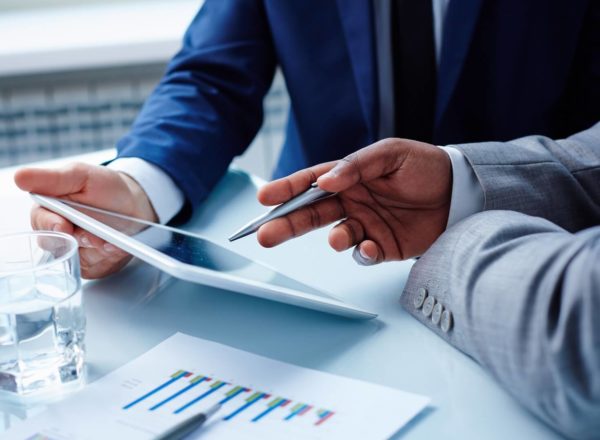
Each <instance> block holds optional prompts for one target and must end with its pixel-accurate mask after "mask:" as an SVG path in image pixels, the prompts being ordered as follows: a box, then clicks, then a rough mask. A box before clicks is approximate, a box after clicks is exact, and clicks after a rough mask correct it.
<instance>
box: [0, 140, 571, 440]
mask: <svg viewBox="0 0 600 440" xmlns="http://www.w3.org/2000/svg"><path fill="white" fill-rule="evenodd" d="M112 154H113V152H112V151H104V152H99V153H94V154H88V155H84V156H78V157H77V160H80V161H86V162H91V163H100V162H101V161H103V160H105V159H108V158H110V157H111V156H112ZM68 161H69V160H64V159H63V160H59V161H52V162H45V163H44V164H43V166H59V165H61V164H64V163H65V162H68ZM14 171H15V169H14V168H7V169H4V170H0V206H2V208H1V212H2V213H3V215H1V216H0V233H2V232H7V231H16V230H24V229H28V228H29V209H30V207H31V201H30V199H29V197H28V196H27V195H26V194H24V193H21V192H19V190H18V189H17V188H16V187H15V185H14V183H13V179H12V176H13V174H14ZM257 184H259V182H258V181H257V180H256V179H253V178H251V177H249V176H247V175H246V174H244V173H241V172H239V171H237V172H230V173H229V174H228V175H227V176H226V177H225V178H224V179H223V181H221V183H220V184H219V185H218V187H217V188H216V189H215V191H214V192H213V194H212V195H211V197H210V198H209V199H208V200H207V202H206V203H205V204H204V205H203V208H202V209H201V210H200V211H199V212H197V213H196V215H195V216H194V218H193V219H192V221H191V222H190V223H189V226H188V228H189V229H190V230H194V231H201V232H202V233H203V234H206V235H208V236H209V237H211V238H213V239H214V240H215V241H217V242H219V243H220V244H222V245H223V246H226V247H229V248H231V249H234V250H236V251H238V252H239V253H241V254H243V255H246V256H250V257H252V258H255V259H257V260H260V261H263V262H265V263H267V264H269V265H271V266H273V267H275V268H277V269H278V270H280V271H281V272H282V273H284V274H286V275H289V276H292V277H295V278H297V279H298V280H300V281H303V282H305V283H307V284H311V285H314V286H315V287H319V288H321V289H323V290H326V291H330V292H332V293H334V294H336V295H338V296H341V297H343V298H346V299H347V300H348V301H349V302H352V303H354V304H357V305H360V306H362V307H364V308H365V309H367V310H371V311H374V312H376V313H378V314H379V317H378V319H376V320H371V321H355V320H349V319H345V318H340V317H337V316H333V315H328V314H325V313H320V312H315V311H311V310H307V309H302V308H299V307H293V306H288V305H285V304H279V303H275V302H271V301H266V300H262V299H258V298H253V297H249V296H246V295H242V294H239V293H235V292H229V291H224V290H219V289H216V288H212V287H205V286H201V285H197V284H191V283H187V282H182V281H178V280H175V279H172V278H170V277H168V276H166V275H164V274H162V273H160V272H159V271H158V270H156V269H154V268H152V267H150V266H148V265H146V264H144V263H141V262H133V263H132V264H130V265H129V266H128V267H127V268H125V270H123V271H122V272H120V273H119V274H117V275H114V276H111V277H109V278H106V279H104V280H100V281H94V282H86V283H85V284H84V300H85V308H86V313H87V319H88V327H87V335H86V345H87V350H88V356H87V364H88V380H89V381H93V380H95V379H97V378H99V377H101V376H103V375H105V374H107V373H109V372H111V371H113V370H114V369H116V368H118V367H120V366H122V365H123V364H125V363H127V362H128V361H130V360H132V359H133V358H135V357H137V356H139V355H141V354H142V353H144V352H145V351H147V350H149V349H150V348H152V347H153V346H155V345H156V344H157V343H159V342H160V341H162V340H164V339H165V338H167V337H169V336H171V335H172V334H173V333H175V332H178V331H179V332H184V333H188V334H191V335H194V336H197V337H200V338H205V339H208V340H212V341H216V342H219V343H223V344H227V345H230V346H233V347H236V348H240V349H243V350H247V351H249V352H252V353H256V354H260V355H264V356H268V357H271V358H273V359H278V360H280V361H284V362H290V363H293V364H296V365H300V366H304V367H309V368H314V369H317V370H321V371H327V372H330V373H334V374H338V375H341V376H346V377H351V378H355V379H361V380H365V381H369V382H373V383H378V384H381V385H386V386H390V387H394V388H398V389H401V390H405V391H411V392H415V393H419V394H423V395H426V396H429V397H430V398H431V399H432V404H431V406H430V407H429V408H428V409H427V410H426V411H425V412H423V413H422V414H421V415H420V416H419V417H417V418H416V419H415V420H413V422H411V423H410V424H409V425H407V426H406V427H404V428H403V429H402V430H401V431H399V432H398V434H397V436H395V437H394V438H403V439H404V438H406V439H432V438H435V437H437V438H461V439H470V438H473V439H483V438H485V439H502V440H504V439H506V438H527V439H538V438H539V439H542V438H543V439H553V438H560V437H559V436H558V435H557V434H556V433H555V432H553V431H552V430H550V429H549V428H548V427H546V426H545V425H544V424H543V423H542V422H540V421H539V420H538V419H536V418H535V417H533V416H532V415H531V414H530V413H528V412H527V410H525V409H524V408H522V407H521V406H519V404H518V403H516V401H515V400H513V399H512V398H511V397H510V396H509V395H508V394H507V393H506V392H505V391H504V390H503V389H502V388H501V387H500V386H498V385H497V384H496V383H495V382H494V380H493V379H492V378H491V376H490V375H489V374H488V373H487V372H486V371H484V370H483V369H482V368H481V367H479V366H478V365H477V364H476V363H475V362H474V361H472V360H471V359H470V358H469V357H467V356H465V355H464V354H462V353H461V352H459V351H458V350H456V349H455V348H453V347H452V346H450V345H449V344H447V343H446V342H444V341H443V340H442V339H440V338H439V337H437V336H436V335H434V334H433V333H432V332H430V331H429V330H428V329H427V328H425V327H424V326H422V325H421V324H420V323H418V322H417V321H416V320H414V319H413V318H412V317H411V316H410V315H408V313H407V312H405V311H404V310H403V309H402V308H401V307H400V304H399V297H400V294H401V292H402V288H403V286H404V283H405V281H406V278H407V276H408V273H409V270H410V266H411V264H410V263H409V262H402V263H387V264H383V265H379V266H376V267H360V266H358V265H356V264H355V263H354V262H353V260H352V257H351V255H350V252H345V253H342V254H337V253H335V252H334V251H333V250H331V249H330V248H329V247H328V245H327V240H326V237H327V231H326V230H323V231H318V232H315V233H313V234H309V235H307V236H304V237H302V238H300V239H297V240H294V241H292V242H288V243H286V244H284V245H282V246H280V247H278V248H275V249H263V248H261V247H260V246H259V245H258V244H257V243H256V240H254V239H253V238H247V239H243V240H239V241H237V242H234V243H229V242H228V241H227V238H226V237H227V236H228V235H229V233H230V232H231V231H233V230H235V229H236V228H237V227H239V225H240V223H243V222H244V221H245V220H246V219H249V218H252V217H254V216H255V215H258V214H259V213H261V212H263V210H264V208H262V207H261V206H260V205H259V204H258V203H257V202H256V198H255V193H256V187H257ZM43 408H44V404H43V402H42V403H41V404H40V403H38V404H35V405H34V404H29V405H25V406H24V405H14V404H8V403H7V402H2V401H0V414H2V416H3V417H1V418H0V420H1V421H0V432H1V431H2V430H5V429H6V428H7V427H8V426H10V425H11V424H12V423H14V422H15V421H16V420H18V419H23V418H25V417H29V416H31V415H33V414H36V413H39V412H40V411H42V410H43Z"/></svg>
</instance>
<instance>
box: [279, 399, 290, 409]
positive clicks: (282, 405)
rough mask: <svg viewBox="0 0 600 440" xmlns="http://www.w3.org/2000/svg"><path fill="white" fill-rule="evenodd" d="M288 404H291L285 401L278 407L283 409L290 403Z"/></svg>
mask: <svg viewBox="0 0 600 440" xmlns="http://www.w3.org/2000/svg"><path fill="white" fill-rule="evenodd" d="M290 402H291V400H286V401H285V402H283V403H282V404H281V405H279V406H280V407H282V408H283V407H284V406H287V405H288V403H290Z"/></svg>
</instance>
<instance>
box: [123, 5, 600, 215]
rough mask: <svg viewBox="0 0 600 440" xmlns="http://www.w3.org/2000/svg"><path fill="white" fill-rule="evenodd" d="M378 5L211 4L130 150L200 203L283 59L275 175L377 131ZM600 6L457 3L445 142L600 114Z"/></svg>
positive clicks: (247, 129)
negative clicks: (285, 94)
mask: <svg viewBox="0 0 600 440" xmlns="http://www.w3.org/2000/svg"><path fill="white" fill-rule="evenodd" d="M425 1H428V0H425ZM371 3H372V2H371V0H298V1H297V0H206V3H205V4H204V6H203V7H202V9H201V10H200V12H199V13H198V15H197V16H196V17H195V18H194V20H193V21H192V23H191V25H190V27H189V29H188V31H187V33H186V35H185V38H184V41H183V47H182V49H181V51H180V52H179V53H178V54H177V55H176V56H175V57H174V58H173V60H172V61H171V63H170V64H169V66H168V69H167V72H166V74H165V76H164V78H163V79H162V80H161V82H160V84H159V85H158V86H157V88H156V90H155V91H154V92H153V94H152V95H151V96H150V98H149V99H148V100H147V102H146V104H145V105H144V107H143V109H142V111H141V113H140V115H139V116H138V118H137V120H136V122H135V124H134V125H133V127H132V129H131V131H130V133H129V134H127V135H126V136H125V137H124V138H123V139H122V140H121V141H120V142H119V144H118V150H119V156H120V157H127V156H133V157H140V158H142V159H144V160H146V161H149V162H151V163H154V164H156V165H158V166H159V167H161V168H162V169H163V170H165V171H166V172H167V173H168V174H169V175H170V176H171V177H172V178H173V179H174V181H175V182H176V183H177V185H179V187H180V188H181V189H182V190H183V192H184V193H185V195H186V198H187V201H188V203H189V204H191V206H194V205H197V204H198V203H200V202H201V201H202V199H203V198H204V197H205V196H206V195H207V193H208V192H209V191H210V190H211V189H212V187H213V186H214V185H215V184H216V182H217V181H218V180H219V179H220V177H221V176H222V175H223V174H224V172H225V171H226V169H227V167H228V165H229V163H230V162H231V160H232V158H233V157H234V156H236V155H239V154H241V153H242V152H243V151H244V150H245V148H246V147H247V146H248V145H249V144H250V142H251V141H252V139H253V137H254V136H255V134H256V132H257V130H258V129H259V128H260V125H261V122H262V117H263V111H262V101H263V98H264V96H265V94H266V92H267V91H268V89H269V86H270V84H271V82H272V79H273V75H274V72H275V69H276V67H277V66H279V67H281V69H282V71H283V74H284V76H285V80H286V84H287V88H288V91H289V94H290V98H291V103H292V104H291V110H290V117H289V121H288V125H287V137H286V142H285V145H284V149H283V152H282V155H281V158H280V160H279V163H278V165H277V168H276V170H275V176H276V177H279V176H282V175H286V174H289V173H290V172H293V171H295V170H298V169H300V168H303V167H306V166H308V165H311V164H315V163H319V162H324V161H329V160H334V159H339V158H342V157H344V156H345V155H347V154H349V153H351V152H353V151H355V150H357V149H359V148H361V147H363V146H365V145H368V144H370V143H372V142H374V141H376V140H377V137H378V133H377V132H376V130H377V129H376V127H378V98H377V82H376V81H377V70H376V69H377V60H376V59H375V54H376V50H375V32H374V21H373V11H372V5H371ZM599 6H600V1H598V0H500V1H498V0H451V1H450V5H449V8H448V11H447V15H446V19H445V24H444V33H443V44H442V48H441V59H440V65H439V68H438V75H437V76H438V81H437V91H436V92H437V98H436V99H437V101H436V116H435V130H434V141H435V142H436V143H437V144H439V145H446V144H452V143H464V142H477V141H505V140H509V139H513V138H516V137H520V136H523V135H528V134H543V135H548V136H551V137H553V138H561V137H564V136H566V135H569V134H571V133H574V132H577V131H580V130H582V129H584V128H587V127H588V126H591V125H592V124H593V123H595V122H597V121H598V120H600V7H599Z"/></svg>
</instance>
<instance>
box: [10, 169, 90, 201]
mask: <svg viewBox="0 0 600 440" xmlns="http://www.w3.org/2000/svg"><path fill="white" fill-rule="evenodd" d="M90 169H91V166H90V165H86V164H81V163H75V164H71V165H68V166H66V167H64V168H60V169H54V170H52V169H44V168H23V169H21V170H19V171H17V172H16V173H15V183H16V184H17V186H18V187H19V188H21V189H22V190H23V191H29V192H34V193H38V194H43V195H48V196H63V195H68V194H73V193H77V192H79V191H81V190H82V189H83V188H84V187H85V184H86V181H87V178H88V174H89V171H90Z"/></svg>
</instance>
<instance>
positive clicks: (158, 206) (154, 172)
mask: <svg viewBox="0 0 600 440" xmlns="http://www.w3.org/2000/svg"><path fill="white" fill-rule="evenodd" d="M108 167H109V168H111V169H113V170H116V171H120V172H123V173H125V174H127V175H128V176H130V177H131V178H133V179H134V180H135V181H136V182H137V183H139V185H140V186H141V187H142V189H143V190H144V191H145V192H146V195H147V196H148V200H150V203H151V204H152V207H153V208H154V212H156V215H157V216H158V221H159V222H160V223H162V224H165V223H167V222H168V221H169V220H171V219H172V218H173V217H175V215H176V214H177V213H178V212H179V211H180V210H181V208H183V204H184V202H185V197H184V195H183V192H182V191H181V190H180V189H179V187H178V186H177V185H175V182H173V179H171V177H170V176H169V175H168V174H167V173H165V172H164V171H163V170H161V169H160V168H159V167H157V166H156V165H153V164H151V163H150V162H146V161H145V160H143V159H140V158H137V157H123V158H119V159H116V160H114V161H112V162H111V163H109V164H108Z"/></svg>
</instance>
